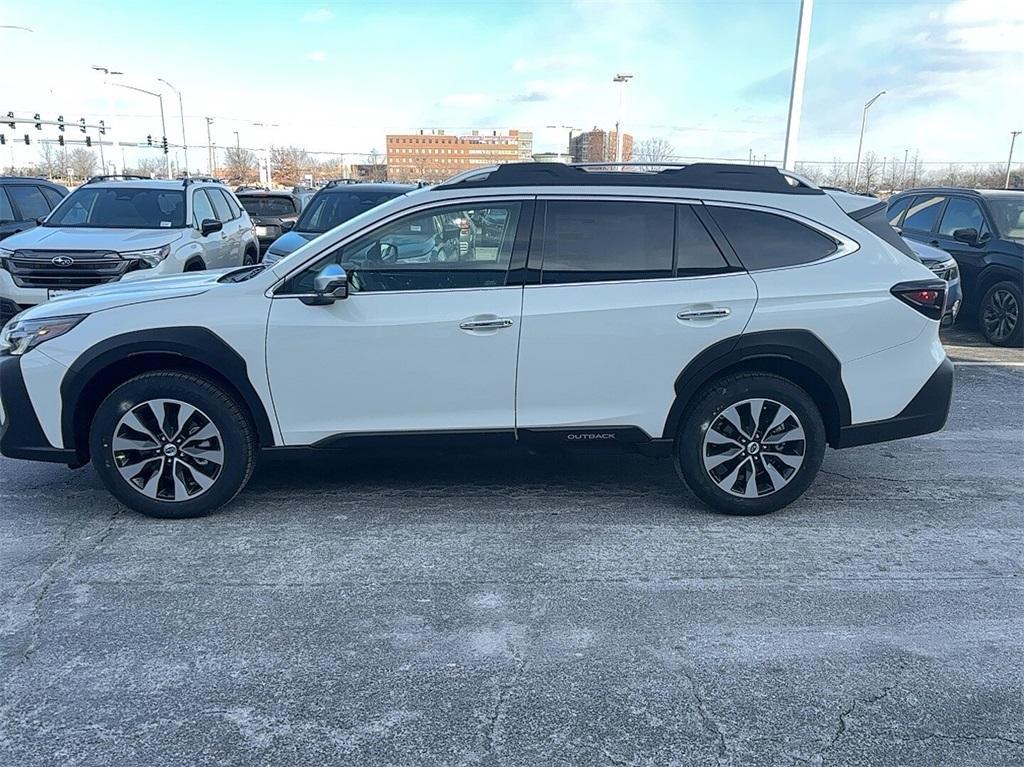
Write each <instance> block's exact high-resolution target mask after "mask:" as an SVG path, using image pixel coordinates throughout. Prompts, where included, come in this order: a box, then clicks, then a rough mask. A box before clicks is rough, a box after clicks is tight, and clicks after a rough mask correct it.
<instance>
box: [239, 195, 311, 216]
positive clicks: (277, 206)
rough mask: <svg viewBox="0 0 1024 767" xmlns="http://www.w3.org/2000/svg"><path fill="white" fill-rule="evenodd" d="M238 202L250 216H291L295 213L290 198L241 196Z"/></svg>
mask: <svg viewBox="0 0 1024 767" xmlns="http://www.w3.org/2000/svg"><path fill="white" fill-rule="evenodd" d="M238 201H239V202H240V203H242V207H243V208H245V210H246V212H247V213H249V215H251V216H269V217H273V216H291V215H293V214H295V213H296V212H297V211H296V209H295V201H294V200H292V198H291V197H269V196H268V197H255V196H250V195H241V196H239V198H238Z"/></svg>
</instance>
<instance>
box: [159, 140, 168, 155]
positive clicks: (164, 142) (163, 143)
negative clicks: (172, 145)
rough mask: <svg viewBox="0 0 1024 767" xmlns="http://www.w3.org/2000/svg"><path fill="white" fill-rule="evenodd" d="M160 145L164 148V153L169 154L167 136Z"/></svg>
mask: <svg viewBox="0 0 1024 767" xmlns="http://www.w3.org/2000/svg"><path fill="white" fill-rule="evenodd" d="M160 145H161V146H162V147H163V149H164V154H167V136H164V137H163V141H161V142H160Z"/></svg>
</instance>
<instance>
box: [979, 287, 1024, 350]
mask: <svg viewBox="0 0 1024 767" xmlns="http://www.w3.org/2000/svg"><path fill="white" fill-rule="evenodd" d="M1022 315H1024V294H1022V291H1021V286H1020V284H1019V283H1017V282H1013V281H1011V280H1004V281H1003V282H997V283H996V284H995V285H993V286H992V287H990V288H989V289H988V290H986V291H985V295H984V297H983V298H982V299H981V305H980V306H979V307H978V327H979V329H980V330H981V332H982V334H983V335H984V336H985V340H986V341H988V342H989V343H990V344H992V345H993V346H1021V345H1022V343H1024V316H1022Z"/></svg>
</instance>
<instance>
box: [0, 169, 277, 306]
mask: <svg viewBox="0 0 1024 767" xmlns="http://www.w3.org/2000/svg"><path fill="white" fill-rule="evenodd" d="M258 253H259V248H258V244H257V240H256V230H255V228H254V227H253V224H252V221H250V219H249V214H248V213H246V212H245V211H244V210H243V209H242V206H241V205H239V203H238V200H237V199H236V198H235V196H234V195H233V194H232V193H231V191H230V190H229V189H228V188H227V187H226V186H224V185H223V184H221V183H219V182H217V181H216V180H215V179H206V178H202V179H195V178H191V179H183V180H153V179H147V178H142V177H138V176H97V177H95V178H93V179H90V180H89V181H87V182H86V183H85V184H83V185H82V186H80V187H79V188H78V189H76V190H75V191H74V192H72V193H71V194H70V195H69V196H68V197H66V198H65V199H64V200H63V201H62V202H61V204H60V205H58V206H57V207H56V208H55V209H54V210H53V212H52V213H50V215H49V216H47V217H46V218H45V220H43V221H42V223H41V225H40V226H38V227H36V228H34V229H31V230H28V231H24V232H20V233H19V234H15V235H12V236H10V237H8V238H6V239H5V240H3V242H2V244H0V300H2V299H6V301H3V303H4V304H5V305H9V304H14V305H15V308H16V309H17V310H21V309H24V308H27V307H29V306H34V305H36V304H40V303H43V302H44V301H47V300H48V299H50V298H53V297H55V296H57V295H60V294H63V293H68V292H71V291H73V290H77V289H79V288H87V287H92V286H94V285H100V284H103V283H108V282H115V281H117V280H127V279H138V278H143V277H150V276H159V275H166V274H177V273H181V272H192V271H199V270H202V269H218V268H223V267H232V266H240V265H243V264H254V263H256V260H257V256H258Z"/></svg>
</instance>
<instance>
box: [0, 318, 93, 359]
mask: <svg viewBox="0 0 1024 767" xmlns="http://www.w3.org/2000/svg"><path fill="white" fill-rule="evenodd" d="M86 316H87V315H85V314H75V315H72V316H70V317H43V318H42V319H38V320H19V319H18V318H17V317H15V318H14V319H12V320H11V321H10V322H8V323H7V324H6V325H5V326H4V329H3V332H2V333H0V354H12V355H14V356H16V357H17V356H19V355H22V354H24V353H25V352H27V351H28V350H29V349H34V348H35V347H37V346H39V344H41V343H43V342H44V341H49V340H50V339H51V338H56V337H57V336H62V335H64V334H65V333H67V332H68V331H69V330H71V329H72V328H73V327H75V325H77V324H78V323H79V322H81V321H82V320H84V319H85V318H86Z"/></svg>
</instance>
